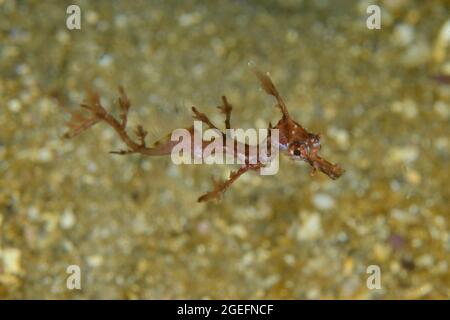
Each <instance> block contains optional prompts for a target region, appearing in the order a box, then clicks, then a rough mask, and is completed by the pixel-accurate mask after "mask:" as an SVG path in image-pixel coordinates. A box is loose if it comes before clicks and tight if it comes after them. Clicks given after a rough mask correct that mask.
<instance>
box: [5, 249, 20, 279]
mask: <svg viewBox="0 0 450 320" xmlns="http://www.w3.org/2000/svg"><path fill="white" fill-rule="evenodd" d="M0 257H1V258H2V260H3V269H4V272H5V273H9V274H20V273H21V272H22V268H21V266H20V259H21V252H20V250H19V249H15V248H6V249H4V250H1V251H0Z"/></svg>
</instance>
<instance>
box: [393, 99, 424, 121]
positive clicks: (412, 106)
mask: <svg viewBox="0 0 450 320" xmlns="http://www.w3.org/2000/svg"><path fill="white" fill-rule="evenodd" d="M391 110H392V111H393V112H395V113H399V114H402V115H403V116H404V117H405V118H408V119H413V118H415V117H416V116H417V113H418V112H417V104H416V102H415V101H414V100H412V99H410V98H408V99H405V100H402V101H395V102H394V103H393V104H392V105H391Z"/></svg>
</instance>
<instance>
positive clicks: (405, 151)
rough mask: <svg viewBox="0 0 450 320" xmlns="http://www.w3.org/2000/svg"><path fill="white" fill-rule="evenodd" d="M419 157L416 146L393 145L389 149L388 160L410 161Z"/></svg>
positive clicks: (396, 161) (397, 161)
mask: <svg viewBox="0 0 450 320" xmlns="http://www.w3.org/2000/svg"><path fill="white" fill-rule="evenodd" d="M418 157H419V149H418V148H417V147H416V146H403V147H395V148H392V149H391V150H390V151H389V154H388V159H389V162H395V163H401V162H403V163H411V162H414V161H416V160H417V158H418Z"/></svg>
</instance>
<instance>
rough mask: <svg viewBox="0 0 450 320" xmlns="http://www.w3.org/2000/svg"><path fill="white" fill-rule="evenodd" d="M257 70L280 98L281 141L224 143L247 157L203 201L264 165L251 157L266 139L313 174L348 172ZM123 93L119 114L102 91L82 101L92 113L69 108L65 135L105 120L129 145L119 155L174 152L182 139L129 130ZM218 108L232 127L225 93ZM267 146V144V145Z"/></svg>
mask: <svg viewBox="0 0 450 320" xmlns="http://www.w3.org/2000/svg"><path fill="white" fill-rule="evenodd" d="M253 70H254V73H255V75H256V76H257V78H258V79H259V81H260V83H261V87H262V89H263V90H264V91H265V92H266V93H267V94H269V95H271V96H273V97H274V98H275V99H276V104H277V107H278V108H279V109H280V111H281V115H282V117H281V119H280V120H279V121H278V123H277V124H276V125H275V126H273V127H272V125H271V124H269V126H268V129H278V130H279V131H278V133H279V134H278V141H274V139H273V138H272V137H271V136H270V132H271V131H270V130H268V132H269V134H268V136H267V139H266V140H265V141H263V142H260V144H259V145H256V146H254V145H248V144H246V143H245V144H244V147H243V148H237V145H238V144H239V143H242V142H238V141H235V143H234V147H233V150H230V148H229V147H228V146H229V145H227V144H225V143H224V147H223V152H224V153H230V152H231V151H232V152H233V157H238V158H240V159H241V160H242V159H243V161H242V162H241V163H242V164H241V166H240V168H239V169H238V170H236V171H232V172H231V173H230V175H229V177H228V179H227V180H225V181H214V188H213V190H212V191H210V192H208V193H206V194H204V195H202V196H201V197H199V198H198V201H199V202H201V201H208V200H211V199H214V198H220V197H221V195H222V194H223V193H224V192H225V191H226V190H227V189H228V187H229V186H230V185H231V184H233V182H235V181H236V180H237V179H238V178H239V177H240V176H242V175H243V174H244V173H246V172H247V171H253V170H257V169H260V168H262V167H264V166H265V165H266V163H265V162H263V161H260V160H261V159H257V160H256V162H255V161H249V154H250V151H254V149H255V148H256V149H258V148H260V147H261V144H262V143H266V144H270V146H271V147H272V148H273V147H275V148H276V151H277V152H278V151H279V152H281V153H285V154H287V155H288V156H289V157H290V158H292V159H293V160H302V161H305V162H307V163H309V164H310V165H311V167H312V171H311V175H313V174H314V173H315V172H316V171H321V172H323V173H324V174H326V175H327V176H328V177H330V178H331V179H337V178H339V177H340V176H341V175H342V174H343V173H344V169H342V167H341V166H340V165H337V164H333V163H331V162H329V161H327V160H325V159H324V158H322V157H320V156H319V155H318V152H319V150H320V148H321V144H320V136H319V135H318V134H314V133H311V132H308V131H307V130H306V129H305V128H304V127H303V126H302V125H300V124H299V123H298V122H296V121H294V120H293V119H292V118H291V116H290V115H289V112H288V109H287V106H286V103H285V102H284V100H283V98H282V97H281V95H280V94H279V92H278V90H277V88H276V87H275V85H274V84H273V82H272V80H271V79H270V77H269V75H268V74H265V73H262V72H261V71H259V70H258V69H256V68H254V69H253ZM119 94H120V96H119V99H118V102H119V106H120V110H121V112H120V115H119V117H118V118H117V117H115V116H113V115H112V114H111V113H109V112H108V111H107V110H106V109H105V108H104V107H103V106H102V105H101V103H100V98H99V96H98V94H96V93H90V95H89V98H88V100H87V101H86V102H85V103H82V104H81V105H80V106H81V107H82V108H84V109H86V110H88V111H89V115H85V114H83V113H82V112H80V111H71V110H69V111H68V112H70V114H71V118H70V120H69V121H68V122H67V125H68V127H69V129H70V130H69V131H68V132H67V133H66V134H65V137H66V138H72V137H75V136H77V135H79V134H80V133H82V132H83V131H85V130H87V129H89V128H90V127H92V126H93V125H95V124H96V123H99V122H104V123H106V124H107V125H109V126H110V127H112V128H113V129H114V130H115V131H116V133H117V134H118V136H119V137H120V139H121V140H122V141H123V142H124V143H125V144H126V146H127V149H126V150H119V151H112V152H111V153H114V154H119V155H125V154H131V153H140V154H143V155H147V156H163V155H170V154H171V152H172V149H173V148H174V147H175V146H176V144H177V143H178V142H177V141H172V140H171V139H167V138H165V139H164V140H160V141H158V142H156V143H155V144H153V146H147V144H146V142H145V138H146V136H147V131H145V130H144V128H143V127H142V126H141V125H138V126H137V128H136V130H135V135H136V137H137V139H134V138H132V137H131V136H130V135H129V133H128V130H127V119H128V111H129V109H130V106H131V104H130V100H129V99H128V97H127V95H126V94H125V91H124V89H123V88H122V87H119ZM217 108H218V109H219V110H220V111H221V112H222V113H223V114H224V115H225V128H226V129H231V124H230V120H231V111H232V109H233V108H232V105H231V104H230V103H229V102H228V100H227V98H226V97H225V96H223V97H222V105H221V106H219V107H217ZM192 111H193V113H194V116H193V117H194V119H196V120H200V121H201V122H202V123H204V124H206V125H207V126H208V127H209V128H211V129H214V130H216V131H217V132H219V133H220V134H221V135H222V137H223V138H224V140H225V139H226V138H227V137H228V135H227V134H226V133H224V132H222V131H220V129H219V128H218V127H217V126H216V125H214V124H213V123H212V122H211V121H210V119H209V118H208V117H207V116H206V115H205V114H204V113H201V112H199V111H198V110H197V108H195V107H192ZM187 130H188V131H189V132H190V133H191V134H192V137H193V136H194V126H191V127H189V128H187ZM192 139H193V138H192ZM192 142H193V141H192ZM210 143H211V141H206V140H202V142H201V144H202V148H205V147H206V146H208V145H209V144H210ZM190 146H192V148H194V147H195V144H194V143H191V144H190ZM241 147H242V145H241ZM265 147H266V148H267V146H265ZM252 148H253V150H252ZM196 152H197V153H198V150H192V154H195V153H196ZM253 154H254V153H253ZM253 160H254V159H253Z"/></svg>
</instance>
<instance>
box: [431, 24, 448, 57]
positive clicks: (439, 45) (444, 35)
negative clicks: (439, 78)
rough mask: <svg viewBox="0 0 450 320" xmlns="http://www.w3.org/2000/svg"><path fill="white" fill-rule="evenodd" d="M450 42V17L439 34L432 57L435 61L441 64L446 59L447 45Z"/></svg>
mask: <svg viewBox="0 0 450 320" xmlns="http://www.w3.org/2000/svg"><path fill="white" fill-rule="evenodd" d="M449 43H450V19H449V20H447V21H446V22H445V23H444V24H443V25H442V27H441V29H440V31H439V35H438V37H437V40H436V42H435V44H434V47H433V52H432V57H433V62H434V63H436V64H440V63H442V62H444V61H445V58H446V54H447V47H448V45H449Z"/></svg>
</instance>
